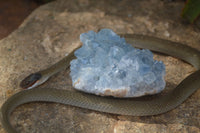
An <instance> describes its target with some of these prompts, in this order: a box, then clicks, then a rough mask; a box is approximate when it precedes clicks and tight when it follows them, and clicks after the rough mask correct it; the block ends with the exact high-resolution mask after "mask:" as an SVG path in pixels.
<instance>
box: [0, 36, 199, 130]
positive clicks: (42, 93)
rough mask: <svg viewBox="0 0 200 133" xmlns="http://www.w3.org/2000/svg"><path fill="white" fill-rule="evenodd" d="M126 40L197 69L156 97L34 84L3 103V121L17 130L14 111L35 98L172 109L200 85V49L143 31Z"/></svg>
mask: <svg viewBox="0 0 200 133" xmlns="http://www.w3.org/2000/svg"><path fill="white" fill-rule="evenodd" d="M123 36H124V37H125V38H126V41H127V42H128V43H130V44H132V45H133V46H135V47H138V48H147V49H150V50H152V51H157V52H160V53H164V54H168V55H171V56H174V57H177V58H179V59H182V60H184V61H186V62H188V63H190V64H191V65H193V66H194V67H195V68H196V69H197V71H195V72H194V73H192V74H191V75H189V76H188V77H187V78H185V79H184V80H183V81H182V82H181V83H180V84H179V85H178V86H177V87H176V88H175V89H174V90H173V91H171V92H169V93H168V94H166V95H164V96H162V97H161V96H160V97H156V98H154V99H153V100H150V101H147V100H136V99H120V98H111V97H101V96H95V95H92V94H86V93H82V92H78V91H73V92H72V91H66V90H57V89H52V88H34V89H28V90H24V91H21V92H19V93H17V94H15V95H13V96H11V97H10V98H8V100H7V101H6V102H5V103H4V104H3V106H2V107H1V112H0V116H1V122H2V125H3V127H4V128H5V129H6V131H7V132H8V133H15V132H16V130H15V129H14V128H13V127H12V126H11V124H10V122H9V116H10V114H11V112H12V111H13V110H14V109H15V108H16V107H17V106H19V105H21V104H24V103H29V102H35V101H44V102H57V103H63V104H69V105H73V106H78V107H82V108H86V109H92V110H96V111H101V112H107V113H113V114H121V115H133V116H147V115H157V114H161V113H165V112H167V111H170V110H172V109H174V108H175V107H177V106H178V105H180V104H181V103H182V102H183V101H185V100H186V99H187V98H188V97H189V96H190V95H191V94H192V93H194V92H195V91H196V90H197V89H198V88H200V70H199V69H200V52H199V51H198V50H196V49H193V48H191V47H189V46H186V45H182V44H180V43H176V42H172V41H168V40H164V39H159V38H155V37H150V36H144V35H134V34H125V35H123ZM73 58H75V57H74V51H73V52H71V53H70V54H69V55H68V56H66V57H65V58H64V59H62V60H61V61H59V62H58V63H56V64H54V65H53V66H51V67H49V68H47V69H45V70H42V71H39V72H37V73H34V74H31V75H30V76H28V77H27V78H25V79H24V80H23V81H22V82H21V87H23V88H33V87H36V86H37V85H40V84H41V83H43V82H45V81H46V80H47V79H48V78H49V77H50V76H52V75H54V74H55V73H57V72H59V71H61V70H63V69H66V68H67V67H68V66H69V64H70V61H71V60H72V59H73Z"/></svg>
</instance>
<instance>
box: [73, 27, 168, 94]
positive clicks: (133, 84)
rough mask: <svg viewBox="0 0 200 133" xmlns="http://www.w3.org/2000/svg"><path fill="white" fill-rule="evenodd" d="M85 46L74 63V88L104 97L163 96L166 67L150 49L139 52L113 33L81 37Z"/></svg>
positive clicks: (91, 33) (107, 31)
mask: <svg viewBox="0 0 200 133" xmlns="http://www.w3.org/2000/svg"><path fill="white" fill-rule="evenodd" d="M80 40H81V42H82V43H83V46H82V47H81V48H79V49H78V50H76V51H75V56H76V57H77V59H74V60H72V61H71V63H70V64H71V67H70V69H71V72H70V76H71V78H72V82H73V86H74V87H75V88H76V89H78V90H81V91H85V92H88V93H93V94H96V95H103V96H114V97H139V96H143V95H149V94H155V93H159V92H161V91H162V90H163V89H164V87H165V84H166V83H165V80H164V76H165V65H164V64H163V62H161V61H157V60H153V53H152V52H151V51H149V50H148V49H142V50H140V49H136V48H133V47H132V46H131V45H130V44H127V43H126V41H125V39H124V38H120V36H118V35H117V34H115V33H114V32H113V31H112V30H110V29H102V30H101V31H99V32H98V33H96V32H94V31H89V32H88V33H83V34H81V35H80Z"/></svg>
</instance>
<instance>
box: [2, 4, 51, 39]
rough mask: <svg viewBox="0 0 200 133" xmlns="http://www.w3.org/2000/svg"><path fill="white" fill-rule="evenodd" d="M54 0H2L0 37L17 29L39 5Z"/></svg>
mask: <svg viewBox="0 0 200 133" xmlns="http://www.w3.org/2000/svg"><path fill="white" fill-rule="evenodd" d="M50 1H52V0H0V39H2V38H4V37H6V36H7V35H8V34H9V33H11V32H12V31H13V30H15V29H16V28H17V27H18V26H19V25H20V24H21V23H22V22H23V20H24V19H25V18H26V17H27V16H28V15H29V14H30V13H31V12H32V11H33V10H34V9H35V8H37V7H38V6H40V5H42V4H45V3H47V2H50Z"/></svg>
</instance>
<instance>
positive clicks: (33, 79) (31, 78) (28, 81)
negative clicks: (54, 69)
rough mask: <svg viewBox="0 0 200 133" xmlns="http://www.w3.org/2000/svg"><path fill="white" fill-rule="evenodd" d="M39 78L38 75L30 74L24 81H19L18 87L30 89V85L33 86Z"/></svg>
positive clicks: (39, 75)
mask: <svg viewBox="0 0 200 133" xmlns="http://www.w3.org/2000/svg"><path fill="white" fill-rule="evenodd" d="M41 77H42V75H41V74H40V73H33V74H30V75H29V76H27V77H26V78H25V79H23V80H22V81H21V83H20V87H21V88H23V89H27V88H29V87H31V86H32V85H34V84H35V83H36V82H37V81H38V80H39V79H40V78H41Z"/></svg>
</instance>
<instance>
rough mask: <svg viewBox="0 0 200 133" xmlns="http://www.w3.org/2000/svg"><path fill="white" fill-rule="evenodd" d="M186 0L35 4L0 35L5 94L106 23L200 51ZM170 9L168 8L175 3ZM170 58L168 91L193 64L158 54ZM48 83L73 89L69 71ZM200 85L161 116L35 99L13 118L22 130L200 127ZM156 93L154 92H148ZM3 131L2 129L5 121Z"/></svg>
mask: <svg viewBox="0 0 200 133" xmlns="http://www.w3.org/2000/svg"><path fill="white" fill-rule="evenodd" d="M183 5H184V3H183V2H182V1H175V2H166V1H160V0H150V1H142V0H141V1H132V0H127V1H117V2H114V3H113V1H112V0H101V1H95V0H69V1H66V0H60V1H56V2H53V3H49V4H47V5H44V6H42V7H40V8H38V9H37V10H35V11H34V12H33V13H32V14H31V15H30V16H29V17H28V18H27V19H26V20H25V21H24V23H23V24H22V25H21V26H20V27H19V28H18V29H17V30H16V31H15V32H13V33H12V34H10V35H9V36H8V37H7V38H5V39H3V40H1V41H0V73H1V74H0V91H1V97H0V101H1V103H3V102H4V101H5V100H6V98H7V97H9V96H11V95H12V94H13V93H15V92H17V91H19V90H20V88H19V87H18V85H19V82H20V81H21V80H22V79H23V78H24V77H25V76H27V75H29V74H30V73H31V72H36V71H38V70H40V69H44V68H46V67H48V66H49V65H51V64H53V63H55V62H56V61H58V60H59V59H61V58H62V57H64V55H65V54H67V53H68V52H70V51H71V50H72V49H74V48H75V47H77V46H79V45H80V41H79V38H78V36H79V35H80V33H83V32H86V31H89V30H94V31H98V29H102V28H110V29H113V30H114V31H115V32H117V33H138V34H148V35H153V36H157V37H160V38H165V39H169V40H173V41H178V42H182V43H185V44H188V45H190V46H192V47H194V48H197V49H199V50H200V46H199V43H200V34H199V31H198V30H196V29H195V27H192V26H191V25H186V24H183V23H181V18H180V16H179V14H180V12H181V9H182V7H183ZM169 9H170V10H169ZM154 58H155V59H157V60H162V61H163V62H164V63H165V65H166V81H167V84H166V91H164V92H163V93H162V94H161V95H165V93H166V92H167V91H168V90H170V89H173V88H174V87H175V86H176V85H177V84H178V83H179V82H180V81H181V80H182V79H183V78H185V77H186V76H188V75H189V74H190V73H191V72H193V71H195V69H194V68H193V67H191V66H190V65H188V64H187V63H185V62H182V61H180V60H178V59H175V58H173V57H170V56H166V55H161V54H157V55H155V57H154ZM42 87H54V88H58V89H67V90H71V91H73V90H72V89H71V80H70V78H69V70H66V71H63V72H61V73H59V74H57V75H56V76H54V77H53V78H51V79H50V80H49V81H48V82H47V83H45V84H44V85H42ZM199 97H200V90H198V91H197V92H195V93H194V94H193V95H192V96H191V97H190V98H188V99H187V100H186V101H185V102H184V103H183V104H181V105H180V106H179V107H177V108H176V109H174V110H172V111H170V112H168V113H165V114H162V115H158V116H150V117H130V116H128V117H127V116H120V115H111V114H107V113H101V112H95V111H91V110H87V109H82V108H77V107H72V106H66V105H60V104H52V103H31V104H26V105H23V106H20V107H19V108H17V109H16V110H15V111H14V112H13V114H12V116H11V121H12V123H13V125H14V127H15V128H16V129H17V130H18V131H19V132H23V133H25V132H27V133H33V132H48V133H54V132H76V133H84V132H87V133H94V132H96V133H124V132H126V133H131V132H147V131H148V132H151V133H154V132H162V133H167V132H196V133H197V132H200V98H199ZM149 98H151V97H149ZM0 131H1V132H4V130H3V129H2V127H1V130H0Z"/></svg>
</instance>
